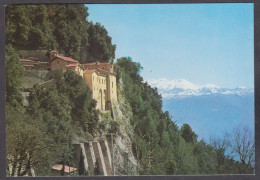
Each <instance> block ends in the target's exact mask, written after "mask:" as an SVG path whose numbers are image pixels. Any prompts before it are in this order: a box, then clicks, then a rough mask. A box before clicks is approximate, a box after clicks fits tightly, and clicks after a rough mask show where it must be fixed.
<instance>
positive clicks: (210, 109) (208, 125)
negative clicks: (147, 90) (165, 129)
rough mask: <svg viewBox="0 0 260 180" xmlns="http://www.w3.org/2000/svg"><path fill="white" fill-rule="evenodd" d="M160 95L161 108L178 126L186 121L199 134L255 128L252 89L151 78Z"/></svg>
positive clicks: (205, 135) (201, 135) (210, 134)
mask: <svg viewBox="0 0 260 180" xmlns="http://www.w3.org/2000/svg"><path fill="white" fill-rule="evenodd" d="M148 83H149V84H150V85H151V86H153V87H157V88H158V92H159V93H160V94H161V95H162V97H163V110H167V111H169V112H170V114H171V115H172V116H173V118H172V119H173V121H176V123H177V124H178V125H179V126H181V125H182V124H183V123H188V124H189V125H190V126H191V127H192V129H193V130H194V131H195V132H196V133H197V134H198V135H199V139H204V140H206V141H208V140H209V137H210V136H223V135H224V134H225V132H231V131H232V130H233V129H234V128H236V127H238V126H248V127H249V128H250V129H252V131H253V129H254V90H253V89H252V88H246V87H238V88H234V89H228V88H220V87H219V86H217V85H214V84H207V85H203V86H199V85H195V84H193V83H191V82H189V81H187V80H184V79H181V80H167V79H159V80H150V81H148Z"/></svg>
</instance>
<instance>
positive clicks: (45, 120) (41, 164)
mask: <svg viewBox="0 0 260 180" xmlns="http://www.w3.org/2000/svg"><path fill="white" fill-rule="evenodd" d="M13 62H16V63H17V62H19V61H18V57H17V56H16V53H15V52H14V51H13V48H12V47H11V46H7V50H6V63H7V64H12V63H13ZM13 68H16V71H15V70H13ZM22 69H23V68H22V66H21V64H19V63H17V64H16V65H15V66H14V67H12V66H10V65H7V76H8V77H9V76H10V78H8V79H7V82H6V84H7V86H8V88H9V89H8V91H7V93H6V97H7V98H6V99H7V102H6V103H7V105H6V129H7V134H6V138H7V142H8V143H7V147H6V150H7V154H8V156H7V164H12V167H13V168H12V169H11V170H10V169H7V172H8V174H10V175H11V176H13V175H14V173H15V169H18V173H17V175H18V176H23V175H25V174H26V173H28V172H30V171H29V170H30V168H31V167H32V166H33V167H34V169H35V171H36V172H37V175H49V174H50V170H51V168H50V167H51V166H52V165H54V164H55V163H57V162H59V163H61V164H73V147H72V143H73V139H74V140H75V139H83V140H84V139H86V138H89V137H93V136H96V133H97V132H98V111H97V110H96V109H95V106H96V102H95V100H93V99H92V98H91V92H90V90H89V88H88V86H87V84H85V83H84V81H83V79H82V78H81V77H80V76H78V75H76V74H75V73H74V72H73V71H69V70H68V71H66V72H65V73H61V72H60V73H59V72H58V73H56V74H55V76H54V81H55V83H54V84H53V85H52V86H50V87H48V89H47V88H44V87H43V86H39V85H37V84H36V85H35V86H34V87H33V88H32V89H30V96H29V98H28V100H29V106H28V107H24V106H22V99H23V97H22V95H21V91H22V88H21V83H20V81H21V78H23V76H22V72H23V71H22ZM9 73H13V76H11V74H9ZM79 107H80V108H79ZM21 167H26V169H21Z"/></svg>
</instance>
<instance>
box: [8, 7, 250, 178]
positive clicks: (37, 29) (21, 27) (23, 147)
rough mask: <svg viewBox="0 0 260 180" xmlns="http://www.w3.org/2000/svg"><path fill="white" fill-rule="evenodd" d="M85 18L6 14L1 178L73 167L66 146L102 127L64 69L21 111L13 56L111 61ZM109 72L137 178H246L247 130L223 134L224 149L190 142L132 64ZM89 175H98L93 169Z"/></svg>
mask: <svg viewBox="0 0 260 180" xmlns="http://www.w3.org/2000/svg"><path fill="white" fill-rule="evenodd" d="M87 17H88V13H87V8H86V7H85V6H84V5H68V4H67V5H17V6H14V5H9V6H7V7H6V43H7V46H6V54H5V55H6V56H5V58H6V77H7V79H6V140H7V142H8V143H7V144H6V152H7V164H8V165H9V164H11V165H12V167H13V168H12V169H9V168H8V166H7V170H6V171H7V173H8V174H9V175H11V176H14V174H15V173H16V172H15V169H18V172H17V175H18V176H23V175H25V174H26V173H28V172H29V170H30V168H31V167H34V168H35V170H36V172H37V174H36V175H38V176H39V175H44V176H47V175H50V170H51V168H50V167H51V166H52V165H54V164H55V163H61V164H68V165H69V164H70V165H71V164H72V165H73V147H72V143H73V141H75V140H77V142H79V141H80V140H81V139H83V140H85V139H91V138H93V137H96V136H97V134H98V133H99V131H100V129H102V128H101V127H102V126H105V125H103V124H102V123H99V118H98V111H97V110H96V109H95V106H96V102H95V101H94V100H93V99H92V98H91V92H90V89H89V88H88V86H87V85H86V84H85V83H84V81H83V79H82V78H81V77H79V76H78V75H76V74H75V73H74V72H72V71H69V70H68V71H66V72H65V73H56V74H55V75H54V83H53V84H52V86H50V87H48V88H45V87H44V86H39V85H35V86H34V87H33V88H32V89H30V96H29V99H28V100H29V106H28V107H24V106H23V105H22V101H23V96H22V91H23V89H22V88H21V87H22V86H21V85H22V84H21V83H22V78H23V74H24V73H23V72H24V69H23V67H22V65H21V63H20V61H19V57H18V55H17V51H16V50H19V49H24V48H25V47H26V48H27V49H48V50H51V49H57V50H58V51H60V52H62V53H63V54H64V55H66V56H70V57H73V58H76V59H79V60H80V62H81V63H84V62H93V61H100V62H102V61H105V62H107V61H113V59H114V57H115V45H113V44H112V42H111V37H109V36H108V32H107V31H106V29H105V28H104V27H103V26H102V25H100V24H99V23H96V24H93V23H92V22H88V21H87V20H86V18H87ZM117 65H118V66H119V67H121V73H120V74H118V75H119V78H121V79H122V81H123V95H124V97H125V98H126V100H127V101H128V103H129V104H130V106H131V109H132V111H133V118H132V119H131V125H132V127H133V129H134V137H133V139H132V147H133V152H134V155H135V157H136V159H137V163H138V166H137V171H138V172H137V173H138V174H140V175H173V174H185V175H186V174H238V173H240V174H242V173H243V174H247V173H253V171H254V168H253V165H254V142H252V141H251V140H252V138H249V137H248V134H249V132H248V131H245V130H243V131H236V132H235V133H234V134H233V135H230V137H233V140H232V141H231V142H230V143H227V142H226V141H225V140H216V139H213V140H212V142H211V143H210V144H206V143H205V142H204V141H203V140H201V141H198V140H197V135H196V133H195V132H194V131H193V130H192V128H191V127H190V126H189V125H188V124H184V125H183V126H182V127H180V128H179V127H178V126H177V124H176V123H175V122H173V121H172V117H171V116H170V115H169V113H168V112H167V111H166V112H164V111H162V97H161V96H160V95H159V94H158V91H157V89H156V88H152V87H151V86H150V85H148V84H147V83H146V82H143V79H142V77H141V76H140V74H139V73H140V71H141V69H142V66H141V65H140V64H139V63H136V62H133V61H132V60H131V58H130V57H123V58H120V59H118V60H117ZM119 78H118V79H119ZM118 89H119V88H118ZM110 123H111V129H110V130H109V131H108V132H109V133H110V132H114V131H116V130H115V129H118V128H119V127H118V124H116V122H115V121H111V122H110ZM104 129H105V128H104ZM243 132H244V133H243ZM244 137H248V138H244ZM227 146H230V147H231V148H232V153H237V154H239V161H235V160H234V159H233V158H232V157H231V156H228V155H227ZM81 165H82V162H81ZM22 166H23V167H25V169H22ZM98 166H99V164H96V167H98ZM79 173H81V174H88V173H87V172H79ZM95 174H100V172H98V168H96V169H95Z"/></svg>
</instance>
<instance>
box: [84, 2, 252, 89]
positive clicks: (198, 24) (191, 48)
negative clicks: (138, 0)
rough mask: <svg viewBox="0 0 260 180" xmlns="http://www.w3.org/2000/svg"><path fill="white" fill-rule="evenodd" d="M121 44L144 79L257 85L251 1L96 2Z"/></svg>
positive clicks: (93, 17) (92, 12) (94, 10)
mask: <svg viewBox="0 0 260 180" xmlns="http://www.w3.org/2000/svg"><path fill="white" fill-rule="evenodd" d="M86 6H87V7H88V8H89V10H88V12H89V17H88V20H89V21H93V22H100V23H101V24H102V25H104V26H105V28H106V29H107V30H108V33H109V35H110V36H111V37H112V42H113V43H114V44H116V46H117V48H116V58H119V57H122V56H130V57H132V58H133V61H138V62H140V63H141V65H142V66H143V67H144V69H143V71H142V72H141V75H142V76H143V77H144V79H145V80H148V79H160V78H167V79H169V80H173V79H186V80H188V81H190V82H192V83H194V84H198V85H203V84H210V83H211V84H216V85H219V86H220V87H227V88H234V87H238V86H246V87H251V88H253V87H254V44H253V42H254V37H253V32H254V27H253V23H254V22H253V4H252V3H236V4H234V3H232V4H231V3H230V4H228V3H225V4H224V3H223V4H220V3H219V4H115V5H112V4H92V5H89V4H88V5H86Z"/></svg>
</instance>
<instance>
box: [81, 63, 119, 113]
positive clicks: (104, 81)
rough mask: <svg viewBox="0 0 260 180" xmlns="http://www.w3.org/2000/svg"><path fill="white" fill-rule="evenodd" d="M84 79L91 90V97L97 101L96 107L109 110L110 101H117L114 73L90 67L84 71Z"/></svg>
mask: <svg viewBox="0 0 260 180" xmlns="http://www.w3.org/2000/svg"><path fill="white" fill-rule="evenodd" d="M84 80H85V82H86V83H87V84H88V85H89V87H90V89H91V91H92V98H93V99H95V100H96V101H97V106H96V108H97V109H99V110H101V111H105V110H109V109H110V108H111V103H112V101H113V102H115V101H117V85H116V74H114V73H110V72H108V71H104V70H102V69H99V68H97V69H91V70H86V71H84Z"/></svg>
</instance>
